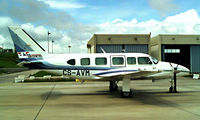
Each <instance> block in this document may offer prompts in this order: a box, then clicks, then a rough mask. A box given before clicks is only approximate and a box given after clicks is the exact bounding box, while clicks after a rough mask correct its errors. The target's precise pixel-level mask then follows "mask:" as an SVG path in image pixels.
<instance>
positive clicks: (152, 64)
mask: <svg viewBox="0 0 200 120" xmlns="http://www.w3.org/2000/svg"><path fill="white" fill-rule="evenodd" d="M139 58H148V59H149V61H150V62H151V64H149V63H147V64H146V63H145V64H141V63H140V60H139ZM137 61H138V65H153V62H152V60H151V59H150V58H149V57H137ZM149 61H148V62H149Z"/></svg>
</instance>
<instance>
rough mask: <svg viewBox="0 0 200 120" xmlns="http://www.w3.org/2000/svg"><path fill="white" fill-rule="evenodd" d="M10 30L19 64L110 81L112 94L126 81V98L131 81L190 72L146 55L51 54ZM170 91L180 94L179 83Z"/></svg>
mask: <svg viewBox="0 0 200 120" xmlns="http://www.w3.org/2000/svg"><path fill="white" fill-rule="evenodd" d="M8 29H9V32H10V34H11V37H12V40H13V42H14V46H15V49H16V51H17V54H18V57H19V60H20V63H19V64H21V65H24V66H28V67H30V68H36V69H46V70H48V71H49V70H50V72H56V73H58V74H60V75H65V76H69V77H71V78H78V79H80V80H95V81H96V80H99V81H110V87H109V88H110V91H116V90H118V86H117V83H118V81H121V80H122V81H123V83H122V91H121V94H122V96H123V97H130V96H131V95H132V92H131V88H130V81H131V80H136V79H137V80H138V79H141V78H142V79H152V80H156V79H166V78H171V75H172V73H180V72H189V69H187V68H186V67H184V66H181V65H177V64H174V63H169V62H161V61H157V60H156V59H155V58H154V57H151V56H150V55H147V54H143V53H95V54H48V53H47V52H46V51H45V50H44V49H43V48H42V47H41V46H40V45H39V44H38V43H37V42H36V41H35V40H34V39H33V38H32V37H31V36H30V35H29V34H28V33H27V32H25V30H23V29H21V28H19V27H8ZM169 90H170V92H176V83H175V82H172V84H171V87H170V89H169Z"/></svg>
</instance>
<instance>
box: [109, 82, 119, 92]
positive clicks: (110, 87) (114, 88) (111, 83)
mask: <svg viewBox="0 0 200 120" xmlns="http://www.w3.org/2000/svg"><path fill="white" fill-rule="evenodd" d="M109 89H110V92H114V91H117V90H118V86H117V81H110V86H109Z"/></svg>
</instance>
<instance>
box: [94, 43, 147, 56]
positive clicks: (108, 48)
mask: <svg viewBox="0 0 200 120" xmlns="http://www.w3.org/2000/svg"><path fill="white" fill-rule="evenodd" d="M101 48H103V49H104V50H105V52H107V53H121V52H122V51H123V50H125V52H126V53H136V52H137V53H146V54H148V45H135V44H134V45H133V44H128V45H127V44H126V45H124V44H117V45H114V44H109V45H97V46H96V52H97V53H103V51H102V50H101Z"/></svg>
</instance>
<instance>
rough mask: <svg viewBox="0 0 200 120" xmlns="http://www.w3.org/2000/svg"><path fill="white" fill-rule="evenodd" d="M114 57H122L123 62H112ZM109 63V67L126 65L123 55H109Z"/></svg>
mask: <svg viewBox="0 0 200 120" xmlns="http://www.w3.org/2000/svg"><path fill="white" fill-rule="evenodd" d="M116 57H121V58H123V64H119V65H116V64H113V58H116ZM110 63H111V64H110V66H111V67H125V66H126V57H125V55H111V56H110Z"/></svg>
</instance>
